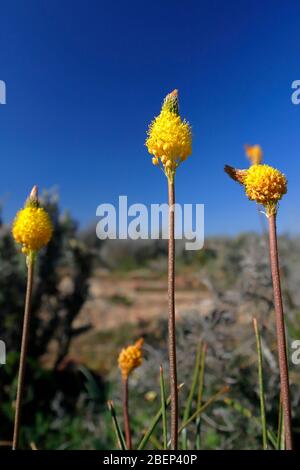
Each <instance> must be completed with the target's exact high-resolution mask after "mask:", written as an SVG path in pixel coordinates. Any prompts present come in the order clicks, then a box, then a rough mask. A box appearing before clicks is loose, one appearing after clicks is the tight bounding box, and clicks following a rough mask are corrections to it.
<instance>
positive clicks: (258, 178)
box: [224, 145, 287, 216]
mask: <svg viewBox="0 0 300 470" xmlns="http://www.w3.org/2000/svg"><path fill="white" fill-rule="evenodd" d="M246 152H247V155H248V156H249V158H250V160H252V163H253V164H252V165H251V166H250V168H248V169H243V170H240V169H237V168H233V167H232V166H229V165H225V168H224V169H225V172H226V173H227V174H228V175H229V176H230V177H231V178H232V179H234V180H235V181H237V182H238V183H240V184H242V185H243V186H244V188H245V192H246V195H247V196H248V198H249V199H250V200H251V201H256V202H257V203H258V204H262V205H263V206H264V207H265V209H266V215H267V216H270V215H272V214H276V212H277V207H278V201H280V199H281V198H282V196H283V195H284V194H286V192H287V180H286V177H285V175H284V174H283V173H281V172H280V171H279V170H277V169H276V168H273V167H271V166H269V165H261V164H259V163H254V161H255V159H256V160H257V161H258V160H261V158H262V149H261V148H260V146H259V145H254V146H253V147H249V146H246Z"/></svg>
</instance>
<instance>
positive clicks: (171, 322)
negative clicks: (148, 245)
mask: <svg viewBox="0 0 300 470" xmlns="http://www.w3.org/2000/svg"><path fill="white" fill-rule="evenodd" d="M168 190H169V247H168V304H169V309H168V310H169V316H168V336H169V374H170V393H171V446H172V449H173V450H176V449H177V444H178V391H177V367H176V332H175V240H174V218H175V214H174V211H175V191H174V179H173V178H168Z"/></svg>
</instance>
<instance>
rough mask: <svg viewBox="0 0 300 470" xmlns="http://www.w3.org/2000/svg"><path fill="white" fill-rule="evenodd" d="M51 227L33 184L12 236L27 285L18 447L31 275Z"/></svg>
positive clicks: (15, 440) (18, 398) (16, 431)
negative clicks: (19, 247) (22, 258)
mask: <svg viewBox="0 0 300 470" xmlns="http://www.w3.org/2000/svg"><path fill="white" fill-rule="evenodd" d="M52 232H53V228H52V223H51V221H50V217H49V215H48V213H47V212H46V211H45V209H43V208H42V207H40V203H39V200H38V189H37V186H34V187H33V188H32V191H31V193H30V195H29V198H28V199H27V201H26V203H25V206H24V208H23V209H21V210H20V211H19V212H18V213H17V215H16V217H15V220H14V223H13V227H12V235H13V237H14V239H15V241H16V242H17V243H20V244H21V245H22V251H23V253H24V254H26V261H27V288H26V297H25V308H24V321H23V332H22V343H21V351H20V365H19V374H18V384H17V396H16V404H15V419H14V434H13V445H12V448H13V449H14V450H15V449H17V448H18V446H19V435H20V424H21V407H22V400H23V394H24V385H25V384H24V379H25V369H26V356H27V349H28V347H27V346H28V340H29V327H30V316H31V300H32V287H33V277H34V265H35V257H36V253H37V251H38V250H40V249H41V248H43V246H45V245H47V243H48V242H49V241H50V239H51V236H52Z"/></svg>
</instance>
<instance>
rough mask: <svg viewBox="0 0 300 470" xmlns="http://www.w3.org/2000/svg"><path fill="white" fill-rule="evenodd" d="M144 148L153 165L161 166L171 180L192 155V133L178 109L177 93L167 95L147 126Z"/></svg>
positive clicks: (175, 91)
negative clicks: (157, 113) (157, 112)
mask: <svg viewBox="0 0 300 470" xmlns="http://www.w3.org/2000/svg"><path fill="white" fill-rule="evenodd" d="M147 135H148V137H147V140H146V147H147V148H148V151H149V153H150V154H151V155H153V156H154V157H153V158H152V163H153V164H154V165H156V166H157V165H159V162H161V164H162V168H163V170H164V172H165V174H166V176H167V177H170V178H173V177H174V175H175V172H176V169H177V167H178V166H179V165H180V163H181V162H183V161H184V160H186V159H187V157H188V156H189V155H191V153H192V132H191V127H190V125H189V123H188V122H187V121H186V120H182V119H181V117H180V115H179V109H178V91H177V90H174V91H172V93H169V94H168V95H167V96H166V98H165V100H164V102H163V105H162V108H161V112H160V114H159V116H157V117H156V118H155V119H154V121H152V123H151V124H150V126H149V129H148V133H147Z"/></svg>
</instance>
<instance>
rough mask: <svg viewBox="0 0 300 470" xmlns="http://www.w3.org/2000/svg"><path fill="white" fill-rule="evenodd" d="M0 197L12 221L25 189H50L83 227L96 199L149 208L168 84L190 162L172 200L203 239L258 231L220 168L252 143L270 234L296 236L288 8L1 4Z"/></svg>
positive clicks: (155, 190) (287, 4) (293, 36)
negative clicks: (150, 129)
mask: <svg viewBox="0 0 300 470" xmlns="http://www.w3.org/2000/svg"><path fill="white" fill-rule="evenodd" d="M0 16H1V28H0V79H1V80H4V81H5V82H6V85H7V104H6V105H0V158H1V171H0V196H1V200H2V201H4V217H5V220H7V221H8V220H11V218H12V217H13V214H14V212H15V211H16V210H17V209H18V207H20V205H21V204H22V203H23V200H24V198H25V197H26V195H27V192H28V191H29V189H30V188H31V186H32V185H33V184H35V183H37V184H38V185H39V186H40V187H41V188H43V187H45V188H51V187H53V186H57V187H58V189H59V193H60V199H61V205H62V208H68V209H70V210H71V212H72V214H73V215H74V216H75V217H76V218H77V219H78V220H79V221H80V222H81V223H82V224H83V225H84V224H87V223H88V222H89V221H91V220H93V219H94V217H95V210H96V207H97V205H98V204H100V203H101V202H113V203H114V202H116V200H117V198H118V195H119V194H127V195H128V197H129V203H134V202H144V203H147V204H149V203H151V202H154V203H158V202H163V201H164V200H165V199H166V180H165V178H164V176H163V174H162V173H161V172H160V171H159V170H158V169H157V168H155V167H153V166H152V164H151V157H150V156H149V155H148V154H147V151H146V148H145V147H144V140H145V131H146V128H147V126H148V123H149V121H150V120H151V119H152V118H153V116H154V115H156V114H158V112H159V109H160V104H161V101H162V99H163V97H164V95H165V94H166V93H167V92H169V91H171V90H172V89H174V88H178V89H179V92H180V100H181V108H180V109H181V113H182V115H183V116H184V117H186V118H187V119H188V120H189V121H190V123H191V124H192V126H193V134H194V140H193V155H192V157H190V159H188V160H187V162H185V163H184V165H182V167H181V168H180V170H179V171H178V175H177V200H178V202H182V203H191V202H194V203H195V202H198V203H204V204H205V210H206V233H208V234H210V233H236V232H239V231H242V230H248V229H259V222H258V218H257V213H256V210H255V205H254V204H253V203H250V202H248V201H247V199H246V198H245V197H244V196H243V194H242V190H241V188H240V187H239V186H238V185H236V184H234V183H233V182H232V181H230V180H229V179H228V178H227V176H226V175H225V174H224V173H223V165H224V163H230V164H233V165H236V166H240V167H243V166H244V165H245V163H246V160H245V159H244V152H243V144H244V143H250V144H252V143H260V144H261V145H262V147H263V149H264V152H265V161H266V162H267V163H270V164H272V165H274V166H278V167H279V168H280V169H281V170H283V171H284V172H285V173H286V174H287V176H288V179H289V193H288V195H287V196H286V197H285V199H284V201H283V202H282V204H281V211H280V228H281V230H284V231H290V232H298V231H299V227H300V224H299V219H300V208H299V174H300V157H299V148H300V125H299V124H300V105H299V106H295V105H293V104H292V103H291V99H290V96H291V92H292V91H291V83H292V81H293V80H296V79H300V69H299V63H300V62H299V58H300V54H299V52H300V51H299V49H300V3H299V2H298V1H296V0H295V1H284V2H283V1H282V0H270V1H268V0H264V1H255V0H251V1H247V0H241V1H221V0H219V1H212V0H209V1H201V0H198V1H197V0H194V1H191V0H185V1H183V0H181V1H176V0H164V1H161V0H160V1H158V0H151V1H142V0H138V1H137V0H127V1H125V0H124V1H117V0H115V1H100V0H98V1H96V0H86V1H74V0H72V1H71V0H60V1H58V0H51V1H46V0H36V1H34V0H28V1H26V2H25V1H22V0H20V1H17V0H6V1H3V2H1V8H0Z"/></svg>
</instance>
